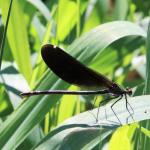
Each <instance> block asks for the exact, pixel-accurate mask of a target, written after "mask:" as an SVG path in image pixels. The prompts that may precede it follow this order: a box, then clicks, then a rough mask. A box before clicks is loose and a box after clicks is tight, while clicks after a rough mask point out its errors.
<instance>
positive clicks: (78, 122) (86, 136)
mask: <svg viewBox="0 0 150 150" xmlns="http://www.w3.org/2000/svg"><path fill="white" fill-rule="evenodd" d="M149 98H150V95H146V96H137V97H132V98H128V102H129V103H130V105H131V107H132V108H133V110H134V114H133V119H134V120H133V119H132V118H131V116H130V114H129V113H128V111H127V109H126V106H125V99H122V100H120V101H119V102H117V103H116V104H115V107H114V111H115V113H116V114H117V116H118V118H119V120H120V121H121V123H122V124H123V125H126V124H128V123H134V122H139V121H142V120H146V119H150V112H149V107H150V101H148V99H149ZM114 102H115V100H113V101H111V102H110V103H108V104H107V105H106V106H103V107H100V108H96V109H94V110H91V111H90V112H89V111H88V112H84V113H81V114H79V115H76V116H74V117H72V118H70V119H68V120H66V121H65V122H64V123H63V124H62V125H60V126H59V127H58V128H56V129H55V130H53V131H52V132H51V133H49V134H48V135H47V136H46V137H45V138H44V139H43V140H42V142H40V144H39V145H38V146H37V147H36V148H35V149H36V150H40V149H45V150H52V149H59V150H60V149H71V150H74V149H85V148H89V149H90V148H93V147H95V146H96V145H97V144H98V143H100V142H102V140H104V139H105V138H107V137H108V135H110V134H111V133H112V132H113V131H115V129H116V128H117V127H118V124H119V123H118V122H117V121H118V120H117V118H116V116H115V115H114V113H113V112H112V109H111V105H112V104H113V103H114ZM128 107H129V105H128ZM129 108H130V107H129ZM98 109H99V115H98V123H96V120H95V118H94V117H93V116H97V112H98ZM130 111H131V108H130ZM105 112H106V114H105ZM106 116H107V118H106ZM119 126H120V125H119ZM135 126H136V125H135ZM78 143H79V144H78ZM89 143H90V144H89ZM50 145H51V146H50ZM87 145H88V146H87Z"/></svg>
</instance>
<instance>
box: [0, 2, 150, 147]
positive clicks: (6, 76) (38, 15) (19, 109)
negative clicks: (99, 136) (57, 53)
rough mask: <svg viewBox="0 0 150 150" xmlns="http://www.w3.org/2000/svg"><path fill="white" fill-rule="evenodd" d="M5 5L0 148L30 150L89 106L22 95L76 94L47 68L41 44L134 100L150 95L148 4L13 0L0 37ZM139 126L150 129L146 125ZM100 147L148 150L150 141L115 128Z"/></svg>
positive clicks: (77, 100) (83, 100) (85, 100)
mask: <svg viewBox="0 0 150 150" xmlns="http://www.w3.org/2000/svg"><path fill="white" fill-rule="evenodd" d="M9 5H10V0H5V1H4V0H0V43H2V41H4V38H6V39H5V45H4V52H3V56H2V67H1V72H0V122H1V125H2V127H1V130H0V143H1V144H0V147H2V148H5V149H15V148H17V149H25V150H27V149H31V148H33V147H34V146H35V145H37V143H39V142H41V139H43V137H44V136H46V135H47V134H48V135H49V133H51V131H52V130H53V129H54V128H55V127H57V126H58V125H59V124H60V123H62V122H63V121H64V120H65V119H67V118H70V117H71V116H73V115H75V114H79V113H81V112H83V111H87V110H88V109H90V108H91V107H92V106H91V105H92V100H93V98H91V97H82V96H60V95H59V96H58V95H52V96H35V97H29V98H22V97H21V96H20V93H21V92H26V91H30V90H37V89H40V90H48V89H69V90H70V89H71V90H79V88H78V87H75V86H73V85H71V86H70V85H69V84H67V83H65V82H63V81H62V80H60V79H58V77H57V76H55V75H54V74H53V73H52V72H51V71H50V70H49V69H47V67H46V65H45V64H44V62H43V60H42V58H41V54H40V50H41V46H42V45H44V44H46V43H51V44H54V45H57V46H60V47H61V48H63V49H65V50H66V51H67V52H68V53H70V54H71V55H72V56H74V57H76V58H77V59H78V60H79V61H81V62H82V63H84V64H85V65H86V66H89V67H91V68H93V69H94V70H97V71H98V72H101V73H102V74H105V75H107V77H108V78H110V79H112V80H113V81H115V82H117V83H118V84H120V85H122V86H123V87H131V88H135V87H136V88H137V90H136V92H135V93H134V95H142V94H143V93H144V94H148V93H149V92H150V91H149V86H148V83H149V80H146V74H148V68H147V72H146V55H147V53H148V50H150V49H148V48H149V43H148V40H147V39H146V34H147V29H148V23H149V20H150V17H149V15H150V1H149V0H144V1H143V0H22V1H20V0H13V3H12V8H11V12H10V18H9V24H8V28H7V36H6V37H3V34H4V29H5V27H6V20H7V18H8V15H7V14H8V10H9ZM1 50H2V49H1ZM147 56H148V55H147ZM147 59H148V57H147ZM145 83H146V84H145ZM102 98H103V97H99V98H98V100H101V99H102ZM98 103H99V101H98V102H97V103H96V104H95V107H96V106H98ZM140 126H142V127H145V128H147V129H149V128H150V125H149V121H143V122H141V123H140ZM60 136H61V135H60ZM80 142H81V143H82V141H80ZM101 142H103V144H101V148H100V147H99V144H100V143H101ZM101 142H99V143H97V144H95V145H94V146H93V147H92V148H91V149H95V150H96V149H109V150H113V149H119V150H122V149H124V150H131V149H134V150H135V149H139V150H148V149H149V146H150V140H149V138H148V136H145V134H144V133H142V132H140V131H139V130H136V126H135V125H134V124H133V125H130V126H122V127H120V128H119V129H118V130H114V133H113V134H110V135H109V136H108V137H107V138H104V140H103V141H102V140H101ZM51 144H52V143H51ZM89 147H90V146H89ZM49 149H60V148H58V147H57V148H56V147H55V148H54V147H53V145H51V146H49ZM77 149H78V148H77ZM89 149H90V148H89Z"/></svg>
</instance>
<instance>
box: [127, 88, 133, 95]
mask: <svg viewBox="0 0 150 150" xmlns="http://www.w3.org/2000/svg"><path fill="white" fill-rule="evenodd" d="M126 93H127V94H128V95H129V96H131V95H132V89H131V88H129V87H127V88H126Z"/></svg>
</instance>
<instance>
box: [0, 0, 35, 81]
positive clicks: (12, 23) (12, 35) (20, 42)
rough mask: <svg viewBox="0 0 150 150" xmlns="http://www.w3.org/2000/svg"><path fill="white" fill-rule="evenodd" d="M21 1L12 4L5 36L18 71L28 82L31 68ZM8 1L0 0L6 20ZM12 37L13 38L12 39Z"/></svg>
mask: <svg viewBox="0 0 150 150" xmlns="http://www.w3.org/2000/svg"><path fill="white" fill-rule="evenodd" d="M20 3H21V1H19V0H15V1H14V2H13V5H12V11H11V16H10V20H9V25H8V32H7V38H8V42H9V45H10V48H11V51H12V54H13V57H14V59H15V61H16V63H17V65H18V68H19V70H20V72H21V73H22V74H23V75H24V76H25V78H26V79H27V81H28V82H29V81H30V79H31V74H32V68H31V61H30V51H29V43H28V37H27V28H26V23H25V18H24V14H23V10H22V9H21V5H20ZM8 6H9V1H8V0H6V1H5V2H2V1H0V7H1V9H2V15H3V20H4V21H5V20H6V16H7V11H8ZM12 39H13V40H12Z"/></svg>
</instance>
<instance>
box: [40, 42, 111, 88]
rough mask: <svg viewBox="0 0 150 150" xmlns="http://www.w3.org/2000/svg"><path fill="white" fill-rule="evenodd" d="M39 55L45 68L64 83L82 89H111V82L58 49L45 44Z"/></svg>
mask: <svg viewBox="0 0 150 150" xmlns="http://www.w3.org/2000/svg"><path fill="white" fill-rule="evenodd" d="M41 55H42V58H43V60H44V61H45V63H46V64H47V66H48V67H49V68H50V69H51V70H52V71H53V72H54V73H55V74H56V75H57V76H58V77H60V78H61V79H63V80H64V81H66V82H68V83H70V84H74V85H78V86H83V87H89V88H90V87H97V88H102V87H103V88H104V87H105V88H111V87H112V84H113V82H112V81H110V80H109V79H107V78H106V77H104V76H103V75H102V74H99V73H97V72H95V71H94V70H92V69H90V68H87V67H86V66H85V65H83V64H81V63H80V62H79V61H77V60H76V59H75V58H73V57H72V56H70V55H69V54H67V53H66V52H64V51H63V50H62V49H60V48H59V47H56V46H54V45H50V44H46V45H44V46H43V47H42V50H41Z"/></svg>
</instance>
